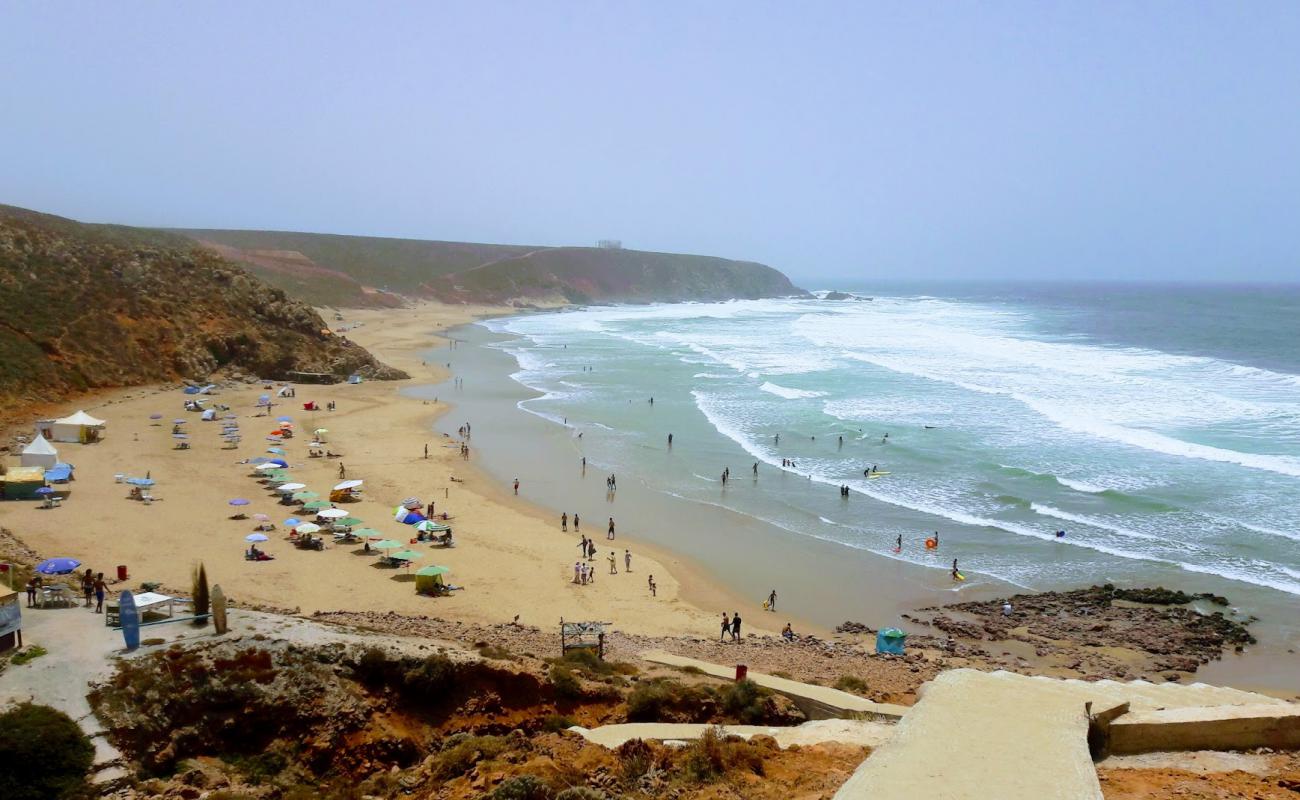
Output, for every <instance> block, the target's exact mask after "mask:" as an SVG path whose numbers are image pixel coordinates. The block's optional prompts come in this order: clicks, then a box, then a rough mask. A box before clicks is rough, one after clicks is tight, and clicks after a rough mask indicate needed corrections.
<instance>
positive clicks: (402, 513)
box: [393, 506, 426, 525]
mask: <svg viewBox="0 0 1300 800" xmlns="http://www.w3.org/2000/svg"><path fill="white" fill-rule="evenodd" d="M425 519H426V518H425V516H424V515H423V514H421V513H420V512H418V511H411V510H410V509H408V508H406V507H405V506H398V507H397V508H395V509H394V510H393V520H394V521H396V522H400V523H402V524H403V525H414V524H416V523H418V522H424V520H425Z"/></svg>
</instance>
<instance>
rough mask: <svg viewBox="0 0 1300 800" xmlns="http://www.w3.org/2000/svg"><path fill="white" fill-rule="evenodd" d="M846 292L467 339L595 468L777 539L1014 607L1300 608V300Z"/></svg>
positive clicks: (1180, 292)
mask: <svg viewBox="0 0 1300 800" xmlns="http://www.w3.org/2000/svg"><path fill="white" fill-rule="evenodd" d="M861 288H862V289H863V290H865V291H866V292H867V293H868V294H870V295H871V296H872V297H873V298H874V299H872V300H870V301H821V300H765V301H738V302H730V303H717V304H679V305H659V306H628V307H603V308H587V309H583V310H578V311H571V312H564V313H556V314H543V315H533V316H525V317H516V318H508V319H499V320H491V321H488V322H485V323H483V324H484V325H485V326H487V327H488V328H490V329H492V330H494V331H497V332H501V333H508V334H512V335H513V336H515V337H518V338H512V339H510V340H508V341H506V342H503V343H500V344H499V345H497V346H499V347H502V348H503V349H505V350H506V351H507V352H509V353H510V354H511V355H513V356H514V357H515V358H516V359H517V361H518V363H519V365H520V369H519V371H518V372H517V373H516V374H515V376H514V377H515V379H516V380H518V381H519V382H521V383H523V384H525V385H527V386H529V387H531V388H533V389H535V390H536V391H538V392H540V393H541V396H540V397H537V398H533V399H529V400H525V401H523V402H521V403H520V407H521V408H523V409H524V410H526V411H529V412H531V413H534V414H538V415H540V416H543V417H545V418H547V419H551V420H553V421H555V422H556V423H558V424H561V425H567V426H569V429H570V432H571V435H572V436H574V437H577V436H579V435H580V434H581V435H582V437H583V439H582V444H583V451H584V452H585V453H587V454H588V456H589V459H590V461H591V463H592V465H593V466H594V467H599V468H601V469H605V470H608V471H612V472H615V473H616V474H617V473H620V472H621V473H623V474H625V475H626V474H629V473H630V474H634V475H636V476H637V477H638V478H639V479H640V480H643V481H645V482H646V483H647V484H648V485H650V486H651V487H652V488H653V489H656V490H659V491H662V492H666V493H669V494H671V495H674V496H677V497H680V498H683V499H685V500H688V501H694V502H701V503H709V504H715V505H721V506H723V507H726V508H728V509H732V510H734V511H737V512H739V513H743V514H748V515H751V516H754V517H756V518H759V519H762V520H764V521H766V522H769V523H771V524H773V525H776V526H778V527H779V528H781V529H783V530H785V531H787V532H788V533H789V535H790V536H796V537H797V536H809V537H817V538H820V539H826V540H830V541H834V542H838V543H841V544H845V545H848V546H850V547H852V548H855V549H857V550H861V551H866V552H870V553H875V554H878V555H879V556H881V557H883V558H894V559H904V560H907V561H910V562H913V563H916V564H921V565H924V566H929V567H933V568H935V569H947V568H948V566H949V565H950V562H951V559H952V558H954V557H955V558H958V559H959V561H960V564H961V568H962V570H963V572H965V573H967V574H968V575H970V576H971V578H972V581H976V582H977V581H978V580H979V576H990V577H995V578H998V579H1001V580H1005V581H1008V582H1011V583H1013V584H1016V585H1020V586H1024V587H1026V588H1048V587H1053V586H1058V585H1062V584H1077V583H1082V582H1096V581H1104V580H1110V581H1119V582H1132V581H1138V582H1144V583H1149V582H1153V581H1159V582H1165V583H1176V584H1178V585H1183V586H1196V585H1205V586H1207V587H1210V588H1214V589H1217V590H1219V591H1231V590H1232V589H1233V588H1234V587H1249V588H1250V590H1251V591H1252V592H1254V591H1258V592H1264V593H1267V594H1269V595H1272V596H1274V600H1275V601H1276V600H1281V601H1283V604H1284V605H1285V604H1288V603H1289V602H1290V601H1292V600H1294V596H1295V595H1300V524H1298V523H1297V521H1296V520H1295V514H1296V512H1297V509H1300V374H1298V373H1300V354H1298V353H1297V348H1296V346H1295V343H1296V342H1300V314H1297V313H1296V311H1297V310H1298V309H1300V292H1297V290H1296V289H1294V288H1290V289H1286V288H1276V287H1272V288H1260V289H1253V288H1240V289H1222V288H1177V287H1133V286H1124V287H1104V286H1092V287H1033V286H1019V287H1016V286H1002V287H972V288H952V287H949V288H947V289H942V288H933V287H930V288H917V287H861ZM650 397H653V398H654V401H655V402H654V404H653V405H651V404H650V403H649V398H650ZM669 433H672V434H673V435H674V448H673V459H672V460H671V462H665V461H664V459H663V454H664V451H665V449H666V446H667V444H666V440H667V436H668V434H669ZM886 433H888V434H889V436H888V440H887V441H885V440H883V438H882V437H883V436H884V434H886ZM778 437H779V441H778ZM841 437H842V443H841ZM783 459H791V460H793V462H794V464H795V466H794V467H789V468H783V467H782V466H781V465H782V461H783ZM755 463H757V464H758V465H759V467H758V469H759V480H754V479H753V477H752V476H753V472H752V470H753V466H752V465H753V464H755ZM873 465H874V466H876V467H877V468H878V469H879V470H880V471H882V472H888V473H890V474H888V475H886V476H883V477H880V478H875V479H868V478H865V477H864V476H863V470H864V469H867V468H869V467H872V466H873ZM724 468H729V469H730V470H731V473H732V480H731V481H730V482H729V484H728V485H727V486H726V487H723V486H722V485H721V481H720V474H721V472H722V470H723V469H724ZM841 484H847V485H848V486H850V487H851V490H852V494H851V495H850V497H849V499H847V500H845V499H844V498H841V497H840V496H839V492H838V489H837V487H838V486H839V485H841ZM1058 530H1064V531H1065V532H1066V535H1065V537H1064V538H1057V537H1056V536H1055V535H1054V534H1055V531H1058ZM932 531H938V532H939V534H940V536H941V538H942V540H943V554H942V557H940V556H939V555H937V554H932V553H927V552H926V551H925V549H924V548H923V547H922V545H921V542H922V540H923V539H924V537H925V536H926V535H929V534H930V532H932ZM898 536H902V537H903V538H904V547H903V548H902V550H901V551H900V552H895V551H894V542H895V539H896V537H898ZM1236 594H1238V596H1240V594H1241V593H1240V592H1236Z"/></svg>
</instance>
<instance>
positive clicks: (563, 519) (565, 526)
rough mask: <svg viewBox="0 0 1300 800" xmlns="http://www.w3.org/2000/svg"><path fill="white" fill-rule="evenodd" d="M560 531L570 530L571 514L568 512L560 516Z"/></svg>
mask: <svg viewBox="0 0 1300 800" xmlns="http://www.w3.org/2000/svg"><path fill="white" fill-rule="evenodd" d="M560 530H562V531H568V530H569V512H567V511H565V512H564V513H563V514H561V515H560Z"/></svg>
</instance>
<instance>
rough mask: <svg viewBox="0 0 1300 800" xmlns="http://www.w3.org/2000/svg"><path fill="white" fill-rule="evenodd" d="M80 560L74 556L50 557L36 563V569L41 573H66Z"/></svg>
mask: <svg viewBox="0 0 1300 800" xmlns="http://www.w3.org/2000/svg"><path fill="white" fill-rule="evenodd" d="M79 566H81V562H80V561H78V560H77V559H75V558H51V559H48V560H46V561H42V562H41V563H39V564H37V565H36V571H37V572H39V573H41V574H42V575H67V574H68V573H69V572H72V571H73V570H74V569H76V568H77V567H79Z"/></svg>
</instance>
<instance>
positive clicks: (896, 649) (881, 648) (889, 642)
mask: <svg viewBox="0 0 1300 800" xmlns="http://www.w3.org/2000/svg"><path fill="white" fill-rule="evenodd" d="M906 640H907V634H906V633H903V632H902V631H900V630H899V629H898V628H885V629H884V630H883V631H880V632H879V633H877V634H876V652H877V653H893V654H894V655H899V656H901V655H903V644H904V643H905V641H906Z"/></svg>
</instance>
